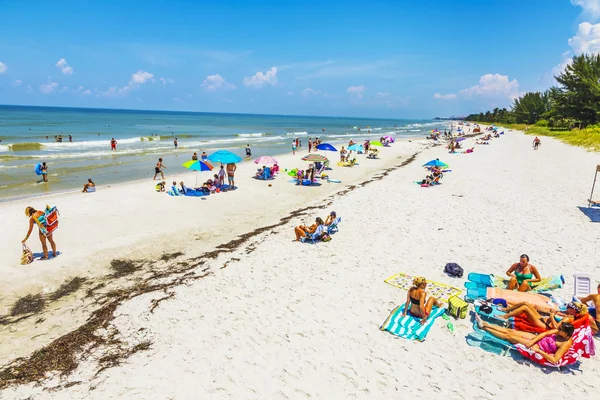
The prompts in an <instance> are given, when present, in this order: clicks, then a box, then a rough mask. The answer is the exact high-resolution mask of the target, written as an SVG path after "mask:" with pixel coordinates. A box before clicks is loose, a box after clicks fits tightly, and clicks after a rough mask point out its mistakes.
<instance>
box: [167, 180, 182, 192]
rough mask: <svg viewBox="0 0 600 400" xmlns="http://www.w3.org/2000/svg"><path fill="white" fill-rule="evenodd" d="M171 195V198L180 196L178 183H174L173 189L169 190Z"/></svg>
mask: <svg viewBox="0 0 600 400" xmlns="http://www.w3.org/2000/svg"><path fill="white" fill-rule="evenodd" d="M168 193H169V195H170V196H179V195H180V193H179V189H177V182H176V181H173V185H172V186H171V188H170V189H169V192H168Z"/></svg>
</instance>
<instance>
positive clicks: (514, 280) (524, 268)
mask: <svg viewBox="0 0 600 400" xmlns="http://www.w3.org/2000/svg"><path fill="white" fill-rule="evenodd" d="M506 275H508V276H509V277H510V280H509V281H508V290H515V289H518V291H519V292H528V291H530V290H531V289H532V287H531V284H532V283H534V282H539V281H541V280H542V278H540V273H539V272H538V270H537V268H536V267H535V266H533V265H532V264H529V256H528V255H527V254H521V259H520V261H519V262H518V263H515V264H513V265H511V267H510V268H509V269H508V271H506Z"/></svg>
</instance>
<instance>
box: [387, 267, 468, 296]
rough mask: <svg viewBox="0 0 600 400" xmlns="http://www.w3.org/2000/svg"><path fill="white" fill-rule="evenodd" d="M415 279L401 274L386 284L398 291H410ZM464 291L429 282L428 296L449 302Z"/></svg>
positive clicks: (391, 277)
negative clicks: (452, 297)
mask: <svg viewBox="0 0 600 400" xmlns="http://www.w3.org/2000/svg"><path fill="white" fill-rule="evenodd" d="M413 279H414V277H413V276H410V275H407V274H405V273H403V272H399V273H397V274H396V275H392V276H390V277H389V278H387V279H386V280H385V283H387V284H389V285H392V286H395V287H397V288H398V289H402V290H408V289H410V288H411V287H412V282H413ZM461 292H462V291H461V290H460V289H459V288H457V287H454V286H450V285H446V284H443V283H439V282H433V281H429V280H428V281H427V294H428V295H429V296H433V297H435V298H436V299H438V300H439V301H445V302H448V299H449V298H450V297H451V296H455V295H459V294H460V293H461Z"/></svg>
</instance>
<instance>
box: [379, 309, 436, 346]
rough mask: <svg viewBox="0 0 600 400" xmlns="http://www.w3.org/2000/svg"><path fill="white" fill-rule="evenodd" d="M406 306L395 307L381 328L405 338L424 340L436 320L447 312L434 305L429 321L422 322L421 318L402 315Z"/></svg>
mask: <svg viewBox="0 0 600 400" xmlns="http://www.w3.org/2000/svg"><path fill="white" fill-rule="evenodd" d="M404 306H405V304H403V305H401V306H398V307H396V308H394V309H393V310H392V312H391V313H390V315H389V316H388V317H387V319H386V320H385V322H384V323H383V325H381V327H380V328H379V329H380V330H382V331H388V332H389V333H391V334H392V335H396V336H400V337H401V338H404V339H408V340H418V341H420V342H422V341H424V340H425V337H426V336H427V334H428V333H429V331H430V330H431V327H432V326H433V323H434V322H435V320H436V319H437V318H438V317H439V316H441V315H442V314H444V312H446V308H444V307H441V308H438V307H434V308H433V309H432V310H431V314H430V315H429V318H427V321H426V322H425V323H424V324H421V319H419V318H415V317H411V316H410V315H402V313H403V312H404Z"/></svg>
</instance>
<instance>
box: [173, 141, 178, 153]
mask: <svg viewBox="0 0 600 400" xmlns="http://www.w3.org/2000/svg"><path fill="white" fill-rule="evenodd" d="M173 145H174V146H175V150H177V146H178V144H177V138H175V140H173Z"/></svg>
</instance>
